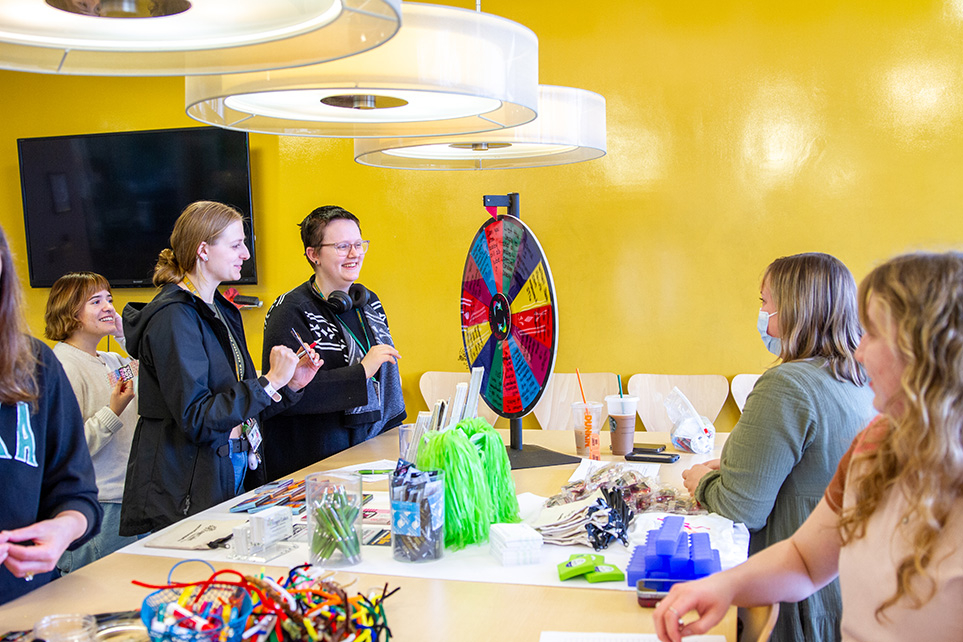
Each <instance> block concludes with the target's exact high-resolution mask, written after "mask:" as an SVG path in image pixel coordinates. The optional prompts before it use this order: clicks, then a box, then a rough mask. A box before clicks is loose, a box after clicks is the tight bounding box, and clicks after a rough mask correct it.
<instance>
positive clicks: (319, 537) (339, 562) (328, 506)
mask: <svg viewBox="0 0 963 642" xmlns="http://www.w3.org/2000/svg"><path fill="white" fill-rule="evenodd" d="M304 483H305V496H306V501H307V513H308V531H309V532H308V541H309V543H310V545H311V546H310V553H311V563H312V564H316V565H320V566H349V565H352V564H357V563H358V562H360V561H361V504H362V494H361V475H359V474H358V473H312V474H310V475H308V476H307V477H305V479H304Z"/></svg>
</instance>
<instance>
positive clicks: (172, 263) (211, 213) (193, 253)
mask: <svg viewBox="0 0 963 642" xmlns="http://www.w3.org/2000/svg"><path fill="white" fill-rule="evenodd" d="M243 220H244V217H243V216H241V213H240V212H238V211H237V210H236V209H234V208H233V207H231V206H230V205H225V204H223V203H217V202H215V201H197V202H195V203H191V204H190V205H188V206H187V207H186V208H184V211H183V212H181V215H180V216H178V217H177V222H176V223H174V231H173V232H172V233H171V239H170V242H171V246H170V247H169V248H165V249H163V250H161V253H160V256H158V257H157V265H155V266H154V279H153V280H154V285H155V286H157V287H160V286H162V285H165V284H167V283H180V282H181V281H183V280H184V277H185V276H186V275H187V274H190V273H191V272H192V271H193V270H194V267H195V266H196V265H197V248H199V247H200V246H201V243H208V244H212V243H214V241H216V240H217V237H218V236H220V234H221V232H223V231H224V230H225V229H227V227H228V226H229V225H231V224H232V223H236V222H237V221H243Z"/></svg>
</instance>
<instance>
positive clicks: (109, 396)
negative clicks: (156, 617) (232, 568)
mask: <svg viewBox="0 0 963 642" xmlns="http://www.w3.org/2000/svg"><path fill="white" fill-rule="evenodd" d="M44 323H45V328H44V335H45V336H46V337H47V338H48V339H51V340H53V341H57V344H56V345H55V346H54V349H53V351H54V354H55V355H57V358H58V359H59V360H60V363H61V364H63V367H64V371H65V372H66V373H67V378H68V379H69V380H70V386H71V388H73V391H74V394H75V395H76V396H77V403H78V404H80V412H81V414H82V415H83V417H84V436H85V437H86V439H87V448H88V449H89V450H90V457H91V459H92V460H93V462H94V472H95V473H96V475H97V501H99V502H100V507H101V508H102V509H103V510H104V521H103V523H102V525H101V527H100V533H99V534H98V535H97V536H95V537H94V538H93V539H91V540H90V541H89V542H87V543H86V544H84V545H83V546H81V547H80V548H78V549H77V550H75V551H67V552H66V553H64V555H63V557H61V558H60V561H59V562H58V563H57V567H58V568H59V569H60V572H61V573H69V572H70V571H73V570H76V569H78V568H80V567H81V566H84V565H86V564H89V563H90V562H93V561H95V560H98V559H100V558H101V557H103V556H105V555H109V554H110V553H113V552H114V551H116V550H119V549H121V548H123V547H124V546H127V545H128V544H130V543H132V542H134V541H136V539H137V538H135V537H121V536H120V535H119V532H120V502H121V500H122V499H123V497H124V477H125V475H126V473H127V460H128V458H129V457H130V442H131V440H132V439H133V438H134V426H135V425H136V424H137V400H136V398H135V397H134V393H135V381H134V379H133V378H118V377H117V376H116V374H117V373H118V372H120V371H121V369H122V368H125V367H126V366H128V365H129V364H130V363H131V360H130V359H129V358H127V357H122V356H121V355H119V354H117V353H116V352H102V351H100V350H98V349H97V346H98V344H99V343H100V341H101V340H102V339H103V338H104V337H106V336H111V335H112V336H114V337H116V338H117V339H118V341H120V342H123V339H124V327H123V323H122V322H121V319H120V315H119V314H118V313H117V311H116V310H114V305H113V296H112V295H111V292H110V284H109V283H107V279H105V278H104V277H102V276H101V275H99V274H94V273H93V272H74V273H71V274H66V275H64V276H62V277H60V278H59V279H57V282H56V283H54V284H53V287H52V288H50V296H49V297H48V298H47V310H46V312H45V314H44ZM136 365H137V364H136V363H134V366H135V367H136ZM127 371H128V372H130V374H131V377H132V376H133V371H132V370H131V369H130V368H127ZM112 373H113V374H114V375H115V377H114V378H115V381H116V383H113V384H111V383H110V380H109V379H108V376H109V375H111V374H112Z"/></svg>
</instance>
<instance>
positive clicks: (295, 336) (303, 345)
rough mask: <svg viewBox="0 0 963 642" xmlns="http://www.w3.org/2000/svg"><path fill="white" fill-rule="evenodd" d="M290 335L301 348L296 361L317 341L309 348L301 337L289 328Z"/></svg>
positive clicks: (311, 346) (312, 345)
mask: <svg viewBox="0 0 963 642" xmlns="http://www.w3.org/2000/svg"><path fill="white" fill-rule="evenodd" d="M291 334H293V335H294V338H295V339H296V340H297V342H298V344H299V345H300V346H301V349H300V350H299V351H298V353H297V357H298V359H300V358H301V357H303V356H304V355H306V354H307V353H308V350H310V349H311V348H313V347H314V346H315V345H316V344H317V341H315V342H314V343H312V344H311V345H310V346H309V345H308V344H306V343H305V342H304V340H303V339H302V338H301V336H300V335H299V334H298V333H297V330H295V329H294V328H291Z"/></svg>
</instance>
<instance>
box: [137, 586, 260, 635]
mask: <svg viewBox="0 0 963 642" xmlns="http://www.w3.org/2000/svg"><path fill="white" fill-rule="evenodd" d="M190 588H191V589H192V590H191V594H190V595H191V597H190V598H189V599H187V600H181V597H182V596H183V592H184V591H186V590H188V589H187V588H176V589H175V588H165V589H161V590H159V591H154V592H153V593H151V594H150V595H148V596H147V597H145V598H144V601H143V603H142V604H141V608H140V619H141V620H142V621H143V622H144V626H146V627H147V632H148V634H149V635H150V639H151V640H153V642H221V641H223V642H241V635H242V634H243V633H244V626H245V624H246V623H247V619H248V617H250V615H251V610H252V609H253V606H254V605H253V603H252V602H251V595H250V594H249V593H248V592H247V591H246V590H244V589H243V588H240V587H238V586H235V585H233V584H225V583H220V582H211V583H204V584H198V585H192V586H191V587H190ZM182 601H183V602H184V603H183V604H181V602H182ZM224 602H227V604H228V605H229V606H228V607H227V608H228V609H230V610H229V611H228V612H227V614H228V615H227V621H225V611H224ZM205 603H208V604H216V605H218V606H217V607H212V608H210V609H207V611H208V614H207V616H204V615H203V612H204V609H202V608H200V607H201V605H203V604H205Z"/></svg>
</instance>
